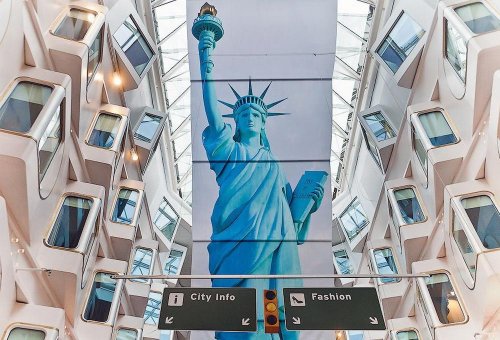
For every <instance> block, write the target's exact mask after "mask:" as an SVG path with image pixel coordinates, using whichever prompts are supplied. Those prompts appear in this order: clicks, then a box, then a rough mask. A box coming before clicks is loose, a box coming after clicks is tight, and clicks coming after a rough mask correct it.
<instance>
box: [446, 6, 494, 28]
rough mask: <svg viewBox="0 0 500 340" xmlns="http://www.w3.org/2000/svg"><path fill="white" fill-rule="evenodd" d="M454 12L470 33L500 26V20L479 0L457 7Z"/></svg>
mask: <svg viewBox="0 0 500 340" xmlns="http://www.w3.org/2000/svg"><path fill="white" fill-rule="evenodd" d="M455 12H456V13H457V14H458V16H459V17H460V19H462V21H463V22H464V23H465V24H466V25H467V27H469V29H470V30H471V31H472V33H476V34H479V33H485V32H490V31H494V30H497V29H498V28H500V20H498V18H497V17H496V16H494V15H493V13H491V12H490V10H489V9H488V8H487V7H486V6H485V5H483V4H482V3H480V2H474V3H472V4H468V5H465V6H461V7H457V8H455Z"/></svg>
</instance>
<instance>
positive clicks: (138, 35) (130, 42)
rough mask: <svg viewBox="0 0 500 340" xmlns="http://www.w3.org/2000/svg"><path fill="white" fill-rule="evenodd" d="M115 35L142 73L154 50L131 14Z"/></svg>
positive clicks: (133, 64) (123, 49) (138, 71)
mask: <svg viewBox="0 0 500 340" xmlns="http://www.w3.org/2000/svg"><path fill="white" fill-rule="evenodd" d="M113 37H114V38H115V39H116V41H117V42H118V44H119V45H120V47H121V49H122V51H123V53H125V55H126V56H127V58H128V60H129V61H130V63H131V64H132V66H133V67H134V69H135V70H136V72H137V74H139V76H140V75H141V74H142V72H143V71H144V69H145V68H146V66H147V65H148V64H149V61H150V60H151V58H152V57H153V51H152V50H151V47H150V46H149V45H148V43H147V42H146V39H145V38H144V36H143V34H142V32H141V31H140V30H139V29H138V28H137V24H136V23H135V22H134V19H132V17H131V16H129V17H128V18H127V20H125V22H124V23H123V24H122V25H121V26H120V27H119V28H118V30H117V31H116V32H115V34H114V35H113Z"/></svg>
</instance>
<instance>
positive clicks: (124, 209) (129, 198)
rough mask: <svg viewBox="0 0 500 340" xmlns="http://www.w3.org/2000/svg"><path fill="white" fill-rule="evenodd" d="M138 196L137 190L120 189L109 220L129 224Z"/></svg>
mask: <svg viewBox="0 0 500 340" xmlns="http://www.w3.org/2000/svg"><path fill="white" fill-rule="evenodd" d="M138 198H139V192H138V191H137V190H131V189H120V192H119V194H118V200H117V201H116V203H115V209H114V210H113V217H112V218H111V220H112V221H113V222H119V223H125V224H131V223H132V219H133V218H134V214H135V209H136V205H137V199H138Z"/></svg>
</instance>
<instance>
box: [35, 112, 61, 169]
mask: <svg viewBox="0 0 500 340" xmlns="http://www.w3.org/2000/svg"><path fill="white" fill-rule="evenodd" d="M61 107H62V105H61V106H59V108H58V109H57V111H56V112H55V113H54V114H53V116H52V118H51V119H50V122H49V124H48V125H47V128H46V129H45V130H44V132H43V134H42V136H41V137H40V141H39V142H38V162H39V164H38V174H39V175H40V178H43V176H44V175H45V173H46V172H47V169H48V168H49V165H50V162H51V161H52V158H54V155H55V154H56V151H57V149H58V148H59V145H60V144H61V141H62V134H61V125H62V124H61V111H62V109H61Z"/></svg>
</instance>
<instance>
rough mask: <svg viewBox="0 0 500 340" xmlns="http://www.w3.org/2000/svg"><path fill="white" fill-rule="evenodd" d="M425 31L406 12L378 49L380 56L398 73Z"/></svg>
mask: <svg viewBox="0 0 500 340" xmlns="http://www.w3.org/2000/svg"><path fill="white" fill-rule="evenodd" d="M424 33H425V31H424V30H423V29H422V28H421V27H420V26H419V25H418V24H417V23H416V22H415V21H414V20H413V19H412V18H411V17H410V16H409V15H408V14H406V13H405V12H403V13H402V14H401V15H400V17H399V19H398V20H397V22H396V24H395V25H394V26H393V27H392V29H391V31H390V32H389V34H388V35H387V37H386V38H385V39H384V41H383V42H382V44H381V45H380V47H379V48H378V49H377V53H378V55H379V56H380V57H381V58H382V60H383V61H384V62H385V63H386V64H387V66H389V68H390V69H391V71H392V72H394V73H396V72H397V71H398V70H399V68H400V67H401V65H402V64H403V62H404V61H405V59H406V58H407V57H408V56H409V55H410V53H411V51H412V50H413V48H414V47H415V45H417V43H418V41H419V40H420V38H422V36H423V35H424Z"/></svg>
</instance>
